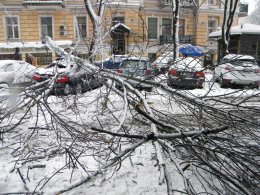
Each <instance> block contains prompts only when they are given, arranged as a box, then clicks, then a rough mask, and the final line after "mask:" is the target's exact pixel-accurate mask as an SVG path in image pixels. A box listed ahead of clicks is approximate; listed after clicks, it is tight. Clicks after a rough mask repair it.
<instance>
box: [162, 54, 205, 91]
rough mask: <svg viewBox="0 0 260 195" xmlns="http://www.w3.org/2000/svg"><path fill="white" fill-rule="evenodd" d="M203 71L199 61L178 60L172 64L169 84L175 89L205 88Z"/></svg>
mask: <svg viewBox="0 0 260 195" xmlns="http://www.w3.org/2000/svg"><path fill="white" fill-rule="evenodd" d="M203 70H204V68H203V67H202V65H201V62H200V60H198V59H195V58H192V57H187V58H178V59H176V60H175V61H174V62H172V63H171V66H170V69H169V71H168V80H167V84H168V85H169V86H171V87H174V88H203V84H204V82H205V74H204V72H203Z"/></svg>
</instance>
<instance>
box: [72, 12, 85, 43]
mask: <svg viewBox="0 0 260 195" xmlns="http://www.w3.org/2000/svg"><path fill="white" fill-rule="evenodd" d="M81 17H82V18H83V17H84V18H85V19H86V23H85V25H86V35H85V37H83V36H82V34H81V36H80V37H78V34H77V26H76V25H79V23H78V18H81ZM74 21H75V22H74V32H75V36H74V37H75V39H79V40H83V39H86V38H87V37H88V17H87V16H83V15H82V16H75V17H74Z"/></svg>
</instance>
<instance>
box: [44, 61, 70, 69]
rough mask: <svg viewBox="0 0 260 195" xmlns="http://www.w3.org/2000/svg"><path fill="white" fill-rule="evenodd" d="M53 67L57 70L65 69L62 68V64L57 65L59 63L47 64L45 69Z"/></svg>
mask: <svg viewBox="0 0 260 195" xmlns="http://www.w3.org/2000/svg"><path fill="white" fill-rule="evenodd" d="M54 66H57V67H58V68H66V66H64V65H63V64H59V63H56V62H55V63H51V64H49V65H48V66H46V67H45V68H46V69H47V68H51V67H54Z"/></svg>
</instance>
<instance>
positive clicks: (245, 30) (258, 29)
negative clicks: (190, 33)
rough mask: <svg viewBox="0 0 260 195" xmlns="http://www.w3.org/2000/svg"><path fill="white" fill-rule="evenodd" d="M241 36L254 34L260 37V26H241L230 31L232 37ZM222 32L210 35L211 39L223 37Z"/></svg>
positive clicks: (247, 24)
mask: <svg viewBox="0 0 260 195" xmlns="http://www.w3.org/2000/svg"><path fill="white" fill-rule="evenodd" d="M241 34H252V35H260V25H256V24H249V23H246V24H240V25H238V26H233V27H231V29H230V35H241ZM221 36H222V30H219V31H215V32H212V33H210V34H209V37H211V38H214V37H221Z"/></svg>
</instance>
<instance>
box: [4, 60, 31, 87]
mask: <svg viewBox="0 0 260 195" xmlns="http://www.w3.org/2000/svg"><path fill="white" fill-rule="evenodd" d="M35 70H36V68H35V67H34V66H33V65H31V64H29V63H27V62H24V61H19V60H0V88H1V91H2V92H3V91H5V92H9V89H10V87H16V88H24V87H26V86H29V85H30V84H32V75H33V73H34V71H35Z"/></svg>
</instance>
